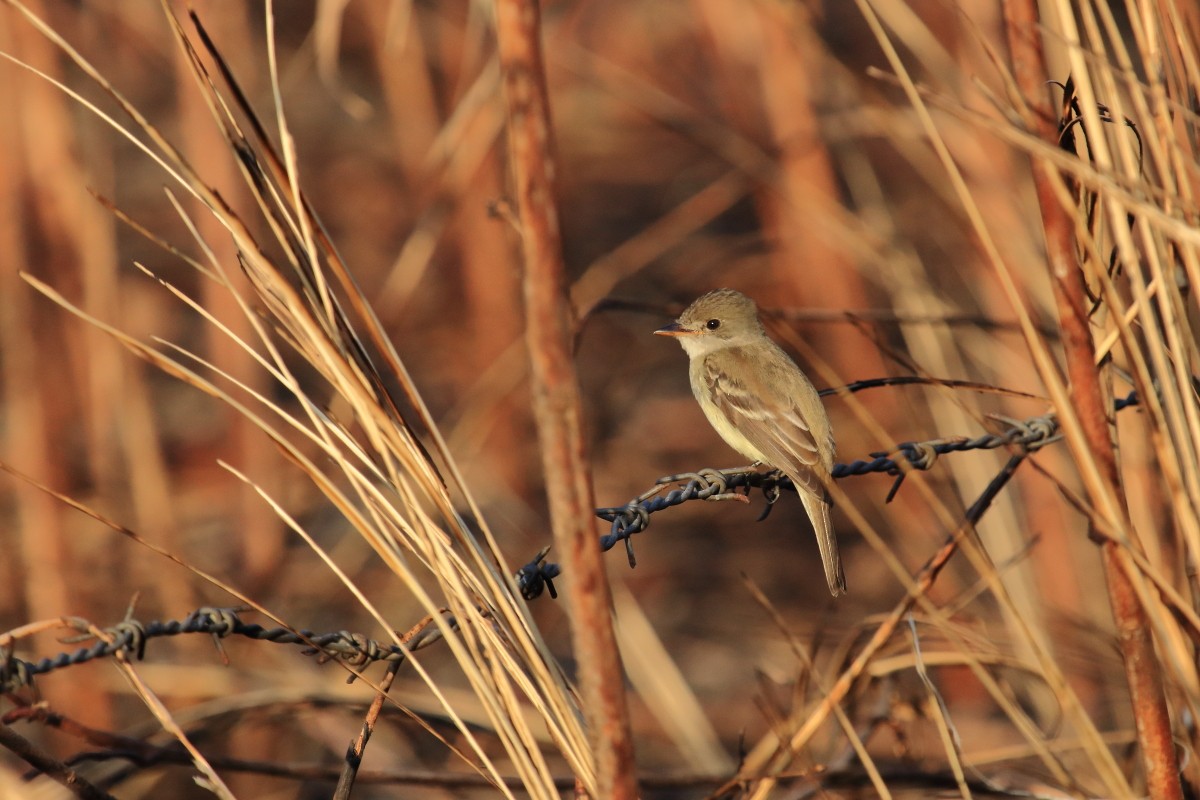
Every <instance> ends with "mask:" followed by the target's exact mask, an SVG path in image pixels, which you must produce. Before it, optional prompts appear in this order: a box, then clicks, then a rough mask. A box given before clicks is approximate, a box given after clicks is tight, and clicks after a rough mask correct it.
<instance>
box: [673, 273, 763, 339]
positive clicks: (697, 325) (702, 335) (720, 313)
mask: <svg viewBox="0 0 1200 800" xmlns="http://www.w3.org/2000/svg"><path fill="white" fill-rule="evenodd" d="M655 333H656V334H658V335H659V336H674V337H675V338H677V339H678V340H679V343H680V344H681V345H683V349H684V350H686V351H687V353H688V355H690V356H697V355H705V354H707V353H711V352H714V351H716V350H723V349H725V348H726V347H739V346H741V345H746V344H750V343H752V342H754V341H756V340H758V339H760V338H762V337H763V336H764V335H765V331H764V330H763V326H762V322H760V321H759V319H758V307H757V306H755V305H754V301H753V300H751V299H750V298H749V297H746V295H744V294H742V293H741V292H738V291H735V290H733V289H717V290H716V291H712V292H709V293H708V294H706V295H703V296H702V297H700V298H698V299H697V300H696V301H695V302H694V303H692V304H691V305H690V306H688V307H687V309H686V310H684V312H683V313H682V314H680V315H679V319H677V320H675V321H674V322H672V323H671V324H670V325H667V326H664V327H662V328H659V329H658V330H656V331H655Z"/></svg>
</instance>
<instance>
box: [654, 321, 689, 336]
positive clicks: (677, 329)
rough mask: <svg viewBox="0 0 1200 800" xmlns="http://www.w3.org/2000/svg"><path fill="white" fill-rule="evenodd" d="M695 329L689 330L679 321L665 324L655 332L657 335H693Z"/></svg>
mask: <svg viewBox="0 0 1200 800" xmlns="http://www.w3.org/2000/svg"><path fill="white" fill-rule="evenodd" d="M693 333H694V331H689V330H687V329H686V328H684V327H683V326H682V325H680V324H679V323H678V322H672V323H671V324H670V325H664V326H663V327H661V328H659V329H658V330H656V331H655V332H654V335H655V336H691V335H692V334H693Z"/></svg>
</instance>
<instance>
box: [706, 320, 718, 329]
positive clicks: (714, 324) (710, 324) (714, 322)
mask: <svg viewBox="0 0 1200 800" xmlns="http://www.w3.org/2000/svg"><path fill="white" fill-rule="evenodd" d="M704 327H706V328H708V329H709V330H710V331H715V330H716V329H717V328H719V327H721V320H719V319H710V320H709V321H708V322H706V323H704Z"/></svg>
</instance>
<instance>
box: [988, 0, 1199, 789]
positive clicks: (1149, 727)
mask: <svg viewBox="0 0 1200 800" xmlns="http://www.w3.org/2000/svg"><path fill="white" fill-rule="evenodd" d="M1004 14H1005V28H1006V31H1007V35H1008V44H1009V48H1010V50H1011V54H1012V61H1013V74H1014V76H1015V78H1016V80H1017V84H1018V87H1019V88H1020V90H1021V92H1022V94H1023V95H1024V97H1025V101H1026V102H1027V103H1028V104H1029V106H1030V111H1031V112H1032V113H1030V114H1027V119H1026V123H1027V124H1029V125H1031V126H1032V127H1033V128H1034V129H1035V130H1036V132H1037V133H1038V134H1039V135H1040V136H1042V137H1043V138H1044V139H1046V140H1047V141H1051V142H1054V141H1056V140H1057V137H1058V131H1057V126H1056V119H1057V117H1056V116H1055V115H1054V114H1053V113H1052V112H1051V109H1050V105H1049V101H1048V98H1047V96H1046V77H1047V70H1046V61H1045V54H1044V52H1043V50H1042V46H1041V40H1040V39H1039V38H1038V36H1037V34H1036V31H1037V28H1038V25H1039V19H1038V12H1037V7H1036V4H1035V3H1034V2H1032V1H1031V0H1005V3H1004ZM1033 179H1034V186H1035V188H1036V190H1037V198H1038V205H1039V207H1040V209H1041V213H1042V224H1043V228H1044V229H1045V235H1046V255H1047V261H1048V265H1049V268H1050V277H1051V285H1052V287H1053V290H1054V299H1055V303H1056V305H1057V307H1058V317H1059V326H1060V328H1061V331H1062V343H1063V352H1064V355H1065V357H1066V365H1067V377H1068V379H1069V381H1070V397H1071V403H1072V405H1073V406H1074V408H1075V411H1076V414H1077V415H1078V417H1079V421H1080V423H1081V425H1082V428H1083V432H1084V437H1085V439H1086V442H1087V448H1088V456H1089V457H1090V458H1091V459H1092V460H1093V462H1094V463H1095V464H1096V465H1097V467H1098V469H1099V472H1100V477H1101V480H1102V481H1103V486H1102V487H1101V491H1102V492H1104V493H1106V494H1107V495H1108V496H1109V497H1112V498H1115V499H1116V501H1117V505H1118V510H1119V513H1120V514H1121V515H1122V516H1123V517H1124V518H1125V519H1126V520H1128V515H1129V509H1128V507H1127V505H1126V502H1125V496H1124V494H1123V493H1122V492H1121V490H1120V488H1121V487H1120V484H1121V479H1120V473H1119V470H1118V466H1117V460H1116V452H1115V450H1114V447H1113V436H1114V433H1115V430H1114V428H1113V424H1112V423H1111V422H1110V420H1109V413H1108V409H1109V408H1111V403H1110V402H1108V398H1109V397H1110V396H1111V392H1106V391H1105V390H1104V387H1102V385H1101V382H1100V372H1099V370H1098V369H1097V368H1096V350H1095V345H1094V342H1093V341H1092V337H1091V332H1090V330H1089V327H1088V318H1087V311H1086V309H1087V299H1086V292H1085V288H1084V285H1083V273H1082V270H1081V267H1080V264H1079V263H1078V260H1077V257H1076V248H1075V237H1074V230H1075V225H1074V220H1073V219H1072V216H1071V214H1070V212H1069V211H1068V210H1067V209H1066V208H1065V207H1064V205H1063V203H1062V202H1061V201H1060V199H1059V197H1058V192H1057V191H1056V187H1055V180H1056V176H1055V175H1054V168H1053V166H1051V165H1050V164H1049V163H1048V162H1045V161H1041V160H1038V159H1034V163H1033ZM1092 501H1093V503H1095V504H1096V505H1097V506H1098V507H1103V505H1104V499H1103V498H1102V497H1095V496H1094V497H1092ZM1123 527H1124V526H1123ZM1100 546H1101V548H1102V551H1103V557H1104V571H1105V577H1106V579H1107V586H1108V597H1109V603H1110V604H1111V606H1112V610H1113V617H1114V619H1115V621H1116V627H1117V636H1118V642H1119V644H1120V648H1121V656H1122V660H1123V661H1124V666H1125V678H1126V681H1127V682H1128V684H1129V693H1130V697H1131V700H1132V702H1133V714H1134V721H1135V726H1136V728H1137V737H1138V743H1139V745H1140V750H1141V757H1142V766H1143V768H1144V769H1145V772H1146V784H1147V792H1148V793H1149V795H1150V796H1151V797H1155V798H1180V799H1181V798H1182V797H1183V793H1182V788H1181V786H1180V781H1179V764H1178V761H1177V760H1176V756H1175V744H1174V741H1173V739H1172V736H1171V719H1170V715H1169V714H1168V712H1167V705H1166V697H1165V695H1164V690H1163V680H1162V672H1161V669H1160V667H1159V665H1158V659H1157V657H1156V655H1155V652H1154V641H1153V638H1152V636H1151V630H1150V622H1149V619H1148V617H1147V614H1146V610H1145V608H1143V606H1142V604H1141V601H1140V600H1139V599H1138V596H1137V592H1136V590H1135V589H1134V586H1133V583H1132V582H1131V580H1130V578H1129V575H1128V573H1127V572H1126V570H1127V569H1130V568H1132V564H1131V563H1130V562H1129V560H1128V559H1125V558H1123V557H1122V553H1121V550H1120V545H1119V544H1118V543H1117V542H1115V541H1113V540H1112V539H1109V538H1106V539H1105V540H1104V541H1103V543H1102V544H1101V545H1100Z"/></svg>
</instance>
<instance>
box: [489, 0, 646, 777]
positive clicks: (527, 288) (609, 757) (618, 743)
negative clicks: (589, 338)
mask: <svg viewBox="0 0 1200 800" xmlns="http://www.w3.org/2000/svg"><path fill="white" fill-rule="evenodd" d="M496 37H497V39H498V44H499V52H500V67H501V72H502V74H503V83H504V96H505V100H506V103H507V106H508V140H509V151H510V154H511V159H512V169H513V175H514V178H515V185H516V194H517V210H518V213H519V216H520V226H521V243H522V250H523V256H524V261H525V277H524V295H525V308H526V323H525V339H526V344H527V346H528V348H529V355H530V361H531V366H532V379H533V398H534V409H535V413H536V417H537V426H538V439H539V441H540V444H541V452H542V466H543V469H544V471H545V476H546V487H547V494H548V497H549V501H550V519H551V522H552V524H553V527H554V541H555V543H556V544H557V545H558V548H559V553H560V556H561V558H562V559H563V563H564V565H565V567H566V570H567V574H568V575H570V576H571V578H570V582H569V583H568V584H567V591H566V595H567V607H568V609H569V612H570V615H571V634H572V641H573V643H574V647H575V656H576V659H577V661H578V663H579V671H580V682H581V684H582V688H583V696H584V703H585V707H586V708H585V710H586V714H587V718H588V723H589V736H590V738H591V742H592V749H593V752H594V753H595V757H596V773H597V778H596V796H597V797H602V798H631V799H632V798H635V797H637V787H636V782H635V780H634V765H633V741H632V738H631V734H630V729H629V719H628V711H627V706H626V699H625V688H624V679H623V675H622V670H621V660H620V655H619V653H618V651H617V642H616V637H615V635H614V633H613V629H612V619H611V617H610V616H609V608H610V607H611V603H612V598H611V594H610V592H609V588H608V579H607V577H606V575H605V573H604V562H603V561H602V559H601V554H600V550H599V548H597V547H596V538H595V535H594V531H593V529H592V525H593V523H592V509H593V508H594V506H595V503H594V502H593V499H592V488H591V472H590V469H589V467H588V458H587V448H586V445H585V442H584V439H583V433H582V425H581V420H580V402H579V384H578V382H577V380H576V376H575V366H574V362H573V360H572V356H571V349H570V343H571V333H572V325H571V319H570V301H569V299H568V295H567V285H566V280H565V277H564V269H563V263H562V242H561V237H560V233H559V222H558V208H557V205H556V194H555V183H554V160H553V152H552V141H553V137H552V131H551V127H550V107H549V99H548V96H547V92H546V80H545V69H544V65H543V60H542V51H541V40H540V14H539V9H538V5H537V2H536V0H497V1H496Z"/></svg>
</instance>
